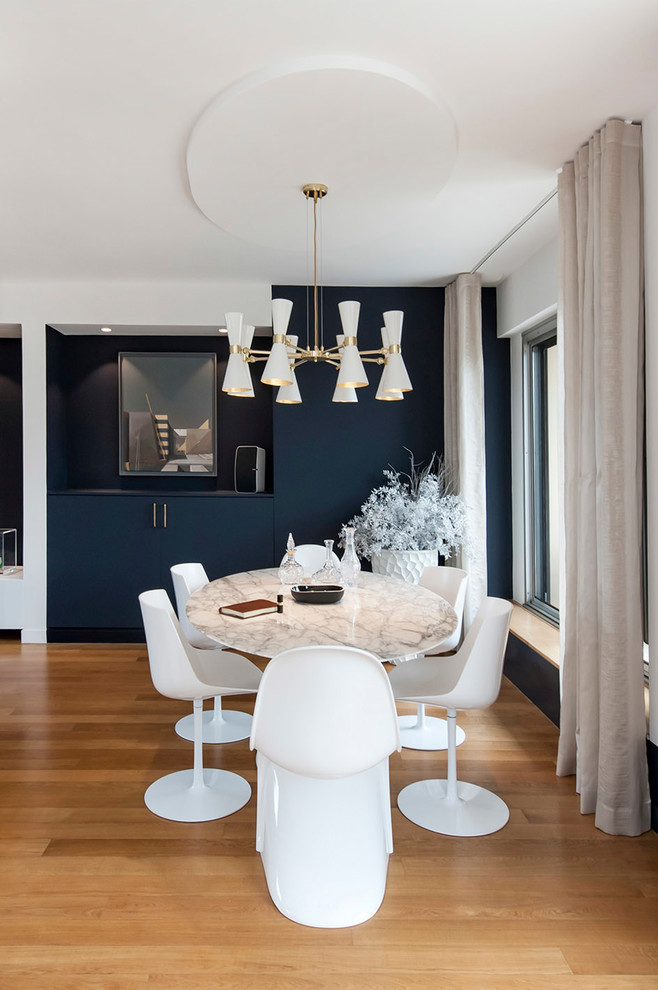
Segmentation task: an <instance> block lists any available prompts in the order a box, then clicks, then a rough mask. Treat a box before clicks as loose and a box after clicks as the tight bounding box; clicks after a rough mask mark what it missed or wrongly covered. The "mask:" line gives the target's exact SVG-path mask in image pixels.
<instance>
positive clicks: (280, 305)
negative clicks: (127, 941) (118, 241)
mask: <svg viewBox="0 0 658 990" xmlns="http://www.w3.org/2000/svg"><path fill="white" fill-rule="evenodd" d="M291 313H292V302H291V301H290V299H273V300H272V333H273V334H274V335H276V334H278V333H283V334H285V333H287V330H288V324H289V323H290V314H291Z"/></svg>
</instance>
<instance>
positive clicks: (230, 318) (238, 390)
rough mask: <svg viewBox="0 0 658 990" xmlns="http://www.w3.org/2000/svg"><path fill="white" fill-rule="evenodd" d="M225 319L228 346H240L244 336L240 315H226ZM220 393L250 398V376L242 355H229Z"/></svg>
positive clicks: (251, 392)
mask: <svg viewBox="0 0 658 990" xmlns="http://www.w3.org/2000/svg"><path fill="white" fill-rule="evenodd" d="M225 318H226V328H227V330H228V342H229V346H230V347H237V346H242V338H243V335H244V329H243V326H242V313H226V314H225ZM251 336H252V337H253V327H252V328H251ZM222 392H228V393H229V395H238V394H239V395H243V394H244V395H245V397H250V396H251V395H253V388H252V384H251V375H250V374H249V368H248V366H247V363H246V361H245V359H244V357H243V356H242V354H238V353H237V352H233V353H232V354H229V356H228V362H227V364H226V374H225V375H224V382H223V384H222Z"/></svg>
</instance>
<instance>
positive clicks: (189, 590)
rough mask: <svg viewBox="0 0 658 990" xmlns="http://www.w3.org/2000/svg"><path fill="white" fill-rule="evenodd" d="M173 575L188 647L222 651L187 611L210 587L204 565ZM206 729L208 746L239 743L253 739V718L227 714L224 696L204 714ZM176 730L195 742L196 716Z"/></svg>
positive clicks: (183, 720)
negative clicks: (192, 597)
mask: <svg viewBox="0 0 658 990" xmlns="http://www.w3.org/2000/svg"><path fill="white" fill-rule="evenodd" d="M170 571H171V580H172V582H173V585H174V594H175V596H176V611H177V612H178V621H179V622H180V625H181V629H182V630H183V633H184V635H185V638H186V639H187V641H188V643H190V644H191V645H192V646H194V647H196V649H198V650H221V649H222V647H221V646H220V644H219V643H217V642H216V641H215V640H214V639H209V637H208V636H204V635H203V633H202V632H199V630H198V629H196V628H195V627H194V626H193V625H192V623H191V622H190V620H189V619H188V617H187V612H186V611H185V606H186V605H187V600H188V598H189V597H190V595H192V594H193V593H194V592H195V591H198V590H199V588H203V587H205V585H207V584H208V575H207V574H206V571H205V568H204V566H203V564H199V563H192V564H174V566H173V567H171V568H170ZM202 726H203V727H202V739H203V742H204V743H229V742H238V741H239V740H240V739H248V738H249V733H250V732H251V715H248V714H247V712H235V711H228V710H227V711H224V710H223V709H222V699H221V695H216V696H215V698H214V699H213V707H212V709H211V711H207V712H204V713H203V718H202ZM175 729H176V732H177V733H178V735H179V736H181V737H182V738H183V739H194V714H192V715H184V716H183V718H179V720H178V721H177V722H176V726H175Z"/></svg>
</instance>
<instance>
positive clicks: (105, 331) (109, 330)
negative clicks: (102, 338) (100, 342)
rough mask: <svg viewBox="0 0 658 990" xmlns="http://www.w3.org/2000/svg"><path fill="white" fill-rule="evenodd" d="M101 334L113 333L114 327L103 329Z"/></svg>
mask: <svg viewBox="0 0 658 990" xmlns="http://www.w3.org/2000/svg"><path fill="white" fill-rule="evenodd" d="M101 333H112V327H101Z"/></svg>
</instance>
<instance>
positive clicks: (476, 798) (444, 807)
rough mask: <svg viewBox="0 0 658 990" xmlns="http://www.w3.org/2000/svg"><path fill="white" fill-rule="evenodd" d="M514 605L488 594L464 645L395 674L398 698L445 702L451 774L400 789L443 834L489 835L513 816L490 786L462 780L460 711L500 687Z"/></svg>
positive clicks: (483, 703)
mask: <svg viewBox="0 0 658 990" xmlns="http://www.w3.org/2000/svg"><path fill="white" fill-rule="evenodd" d="M511 615H512V605H511V603H510V602H507V601H504V600H503V599H502V598H485V599H484V601H483V603H482V605H481V606H480V608H479V610H478V614H477V615H476V617H475V621H474V622H473V625H472V626H471V628H470V629H469V631H468V632H467V634H466V637H465V639H464V642H463V644H462V646H461V647H460V649H459V650H458V651H457V653H456V654H455V656H454V657H446V658H445V659H444V660H442V662H441V663H437V662H436V660H433V659H431V658H430V657H420V658H419V659H417V660H409V661H408V662H407V663H403V664H401V665H400V666H399V667H395V669H394V670H392V671H391V674H390V680H391V685H392V687H393V693H394V694H395V697H396V699H398V700H399V701H415V702H417V703H422V704H427V705H438V706H439V707H441V708H445V709H446V710H447V714H448V777H447V780H418V781H416V782H415V783H414V784H409V786H408V787H405V788H403V790H401V791H400V793H399V794H398V808H399V809H400V811H401V812H402V814H403V815H405V817H406V818H408V819H409V820H410V821H412V822H415V824H416V825H420V826H422V827H423V828H427V829H430V831H432V832H440V833H442V834H443V835H489V834H490V833H491V832H497V831H498V829H500V828H502V827H503V826H504V825H505V824H506V823H507V821H508V819H509V808H508V807H507V805H506V804H505V802H504V801H502V800H501V798H499V797H498V796H497V795H496V794H492V792H491V791H487V790H485V789H484V788H483V787H478V786H477V785H476V784H470V783H465V782H464V781H460V780H457V744H456V739H455V734H456V733H455V730H456V728H457V711H459V710H466V709H471V708H488V707H489V705H492V704H493V703H494V701H495V700H496V698H497V697H498V694H499V692H500V682H501V680H502V676H503V662H504V659H505V647H506V645H507V636H508V632H509V624H510V618H511Z"/></svg>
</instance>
